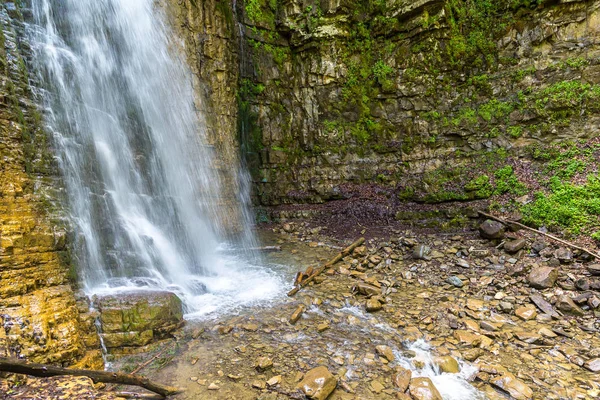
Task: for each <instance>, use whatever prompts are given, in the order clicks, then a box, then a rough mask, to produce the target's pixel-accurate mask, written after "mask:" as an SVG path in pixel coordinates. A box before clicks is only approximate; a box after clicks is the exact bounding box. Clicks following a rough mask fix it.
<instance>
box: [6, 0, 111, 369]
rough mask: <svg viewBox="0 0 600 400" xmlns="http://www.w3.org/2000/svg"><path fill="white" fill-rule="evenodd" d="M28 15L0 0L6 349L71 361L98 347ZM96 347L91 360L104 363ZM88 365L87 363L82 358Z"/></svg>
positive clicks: (91, 363)
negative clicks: (35, 76) (62, 206)
mask: <svg viewBox="0 0 600 400" xmlns="http://www.w3.org/2000/svg"><path fill="white" fill-rule="evenodd" d="M22 20H23V15H22V14H21V9H20V7H19V6H18V5H16V4H15V3H13V2H7V1H3V2H1V3H0V22H1V24H2V34H1V35H0V42H1V46H0V171H1V173H0V356H12V357H26V358H27V359H29V360H32V361H37V362H52V363H64V364H72V363H73V362H74V361H76V360H79V359H81V358H82V357H83V356H84V355H86V350H87V349H88V348H89V349H94V348H96V349H98V348H99V342H98V339H97V335H96V334H95V328H94V318H93V316H91V315H89V314H87V313H88V309H89V307H88V306H87V301H86V299H85V297H82V296H79V297H76V295H75V294H74V291H73V289H72V282H73V280H72V279H73V278H74V272H73V271H72V270H70V265H71V263H70V262H69V254H68V251H67V234H66V229H65V228H64V224H63V223H62V222H61V221H60V211H59V208H57V207H56V204H57V203H56V200H57V198H58V196H57V189H58V188H59V187H60V185H59V184H58V182H57V175H56V168H55V166H54V165H53V161H52V160H53V158H52V154H51V146H50V144H49V137H48V136H47V134H46V132H44V130H43V128H42V123H41V116H40V114H39V112H38V111H37V110H36V107H35V105H34V104H33V102H32V98H33V94H32V92H31V89H30V78H29V75H28V73H27V69H26V63H25V60H26V58H27V57H28V56H29V53H30V48H29V45H28V43H26V41H25V40H24V33H23V25H22ZM101 363H102V360H101V357H100V353H99V352H98V351H95V352H94V351H92V352H90V353H88V354H87V357H85V362H84V364H85V365H86V366H91V367H98V366H101ZM84 364H82V365H84Z"/></svg>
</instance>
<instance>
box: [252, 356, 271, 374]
mask: <svg viewBox="0 0 600 400" xmlns="http://www.w3.org/2000/svg"><path fill="white" fill-rule="evenodd" d="M254 367H255V368H256V370H257V371H259V372H264V371H267V370H269V369H271V368H272V367H273V360H271V359H270V358H269V357H259V358H258V360H256V363H255V364H254Z"/></svg>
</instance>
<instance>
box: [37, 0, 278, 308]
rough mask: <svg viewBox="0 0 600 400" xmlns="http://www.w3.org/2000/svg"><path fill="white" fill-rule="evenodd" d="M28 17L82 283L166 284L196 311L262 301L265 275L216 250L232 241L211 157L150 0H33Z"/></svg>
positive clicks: (270, 291)
mask: <svg viewBox="0 0 600 400" xmlns="http://www.w3.org/2000/svg"><path fill="white" fill-rule="evenodd" d="M32 12H33V22H32V23H31V26H30V31H31V34H32V42H33V47H34V54H35V57H34V64H35V67H36V68H35V69H36V70H37V71H38V72H39V80H40V82H41V87H42V88H43V91H42V92H43V93H42V95H41V103H42V107H43V110H44V116H45V120H46V122H47V128H48V130H49V131H50V132H51V134H52V136H53V142H54V145H55V147H56V150H57V160H58V163H59V165H60V168H61V170H62V175H63V177H64V181H65V186H66V192H67V196H68V203H69V209H70V217H71V220H72V223H73V225H74V230H75V233H76V235H75V247H76V249H75V256H76V259H77V261H76V262H77V264H78V267H79V271H80V275H81V278H82V281H83V283H84V285H85V288H86V290H87V291H88V292H90V293H94V292H98V291H107V290H108V291H111V290H120V289H127V288H132V287H145V288H153V289H168V290H173V291H175V292H176V293H178V294H179V295H180V296H181V297H182V299H183V300H184V303H185V304H186V307H187V311H188V312H189V313H196V314H205V313H210V312H211V311H212V310H213V309H214V308H215V307H224V306H227V305H228V304H229V305H231V306H235V305H236V304H241V303H244V302H252V301H254V300H261V299H267V298H269V297H272V296H274V295H275V294H276V292H277V291H278V290H280V289H278V287H279V286H280V284H279V282H278V281H277V279H278V278H276V277H275V276H274V274H273V273H272V272H271V271H270V270H268V269H266V268H263V267H260V266H258V264H259V263H256V262H255V263H253V264H254V265H253V264H251V263H249V262H248V261H247V260H244V259H242V258H241V257H239V256H235V255H232V254H229V253H227V252H223V251H222V250H223V249H226V248H231V247H232V246H234V244H232V243H228V242H227V241H226V239H225V238H226V235H225V232H223V229H221V227H220V221H221V220H222V218H224V217H227V216H225V215H223V213H222V210H221V209H220V207H221V206H220V203H221V202H222V195H221V193H222V190H221V189H222V188H221V182H220V176H219V174H218V173H217V171H216V168H215V165H216V164H215V163H216V161H217V155H216V154H215V149H214V147H213V146H211V145H210V144H209V143H208V140H207V135H206V127H205V120H204V118H203V115H202V112H201V110H198V109H197V108H196V106H195V103H194V100H195V99H194V93H193V84H192V75H191V73H190V71H189V70H188V68H187V66H186V64H185V62H184V61H183V60H182V58H181V56H180V54H179V53H178V51H177V49H178V48H179V47H180V44H179V43H176V42H172V41H173V40H174V38H175V37H176V35H175V34H174V33H173V32H171V31H170V28H169V26H168V24H167V23H166V18H165V15H163V13H162V11H161V10H160V9H159V8H157V7H156V4H155V1H154V0H33V2H32ZM196 100H197V99H196ZM232 106H233V105H232ZM223 134H227V133H223ZM231 134H233V133H231ZM240 175H241V176H244V175H243V174H240ZM240 207H243V205H242V204H240ZM240 214H244V213H243V212H242V213H240ZM247 231H248V230H247V229H246V232H247ZM245 236H246V237H247V238H248V237H251V235H245ZM246 241H248V239H247V240H246ZM237 246H238V247H248V246H251V244H249V243H247V242H246V243H242V244H239V243H238V244H237ZM246 258H247V257H246ZM216 303H218V305H217V304H216Z"/></svg>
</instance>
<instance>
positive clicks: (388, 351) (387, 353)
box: [375, 345, 396, 362]
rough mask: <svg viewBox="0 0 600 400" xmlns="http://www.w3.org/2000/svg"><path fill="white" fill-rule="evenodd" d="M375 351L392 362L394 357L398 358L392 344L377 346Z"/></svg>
mask: <svg viewBox="0 0 600 400" xmlns="http://www.w3.org/2000/svg"><path fill="white" fill-rule="evenodd" d="M375 351H376V352H377V354H379V356H381V357H383V358H385V359H386V360H388V361H390V362H392V361H394V359H395V358H396V357H395V356H394V352H393V351H392V348H391V347H390V346H386V345H379V346H376V347H375Z"/></svg>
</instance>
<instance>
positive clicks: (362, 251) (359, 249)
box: [352, 246, 367, 257]
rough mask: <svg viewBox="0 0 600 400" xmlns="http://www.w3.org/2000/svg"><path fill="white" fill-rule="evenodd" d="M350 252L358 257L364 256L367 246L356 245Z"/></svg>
mask: <svg viewBox="0 0 600 400" xmlns="http://www.w3.org/2000/svg"><path fill="white" fill-rule="evenodd" d="M352 254H354V255H355V256H358V257H364V256H366V255H367V247H366V246H358V247H356V248H355V249H354V250H353V251H352Z"/></svg>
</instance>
